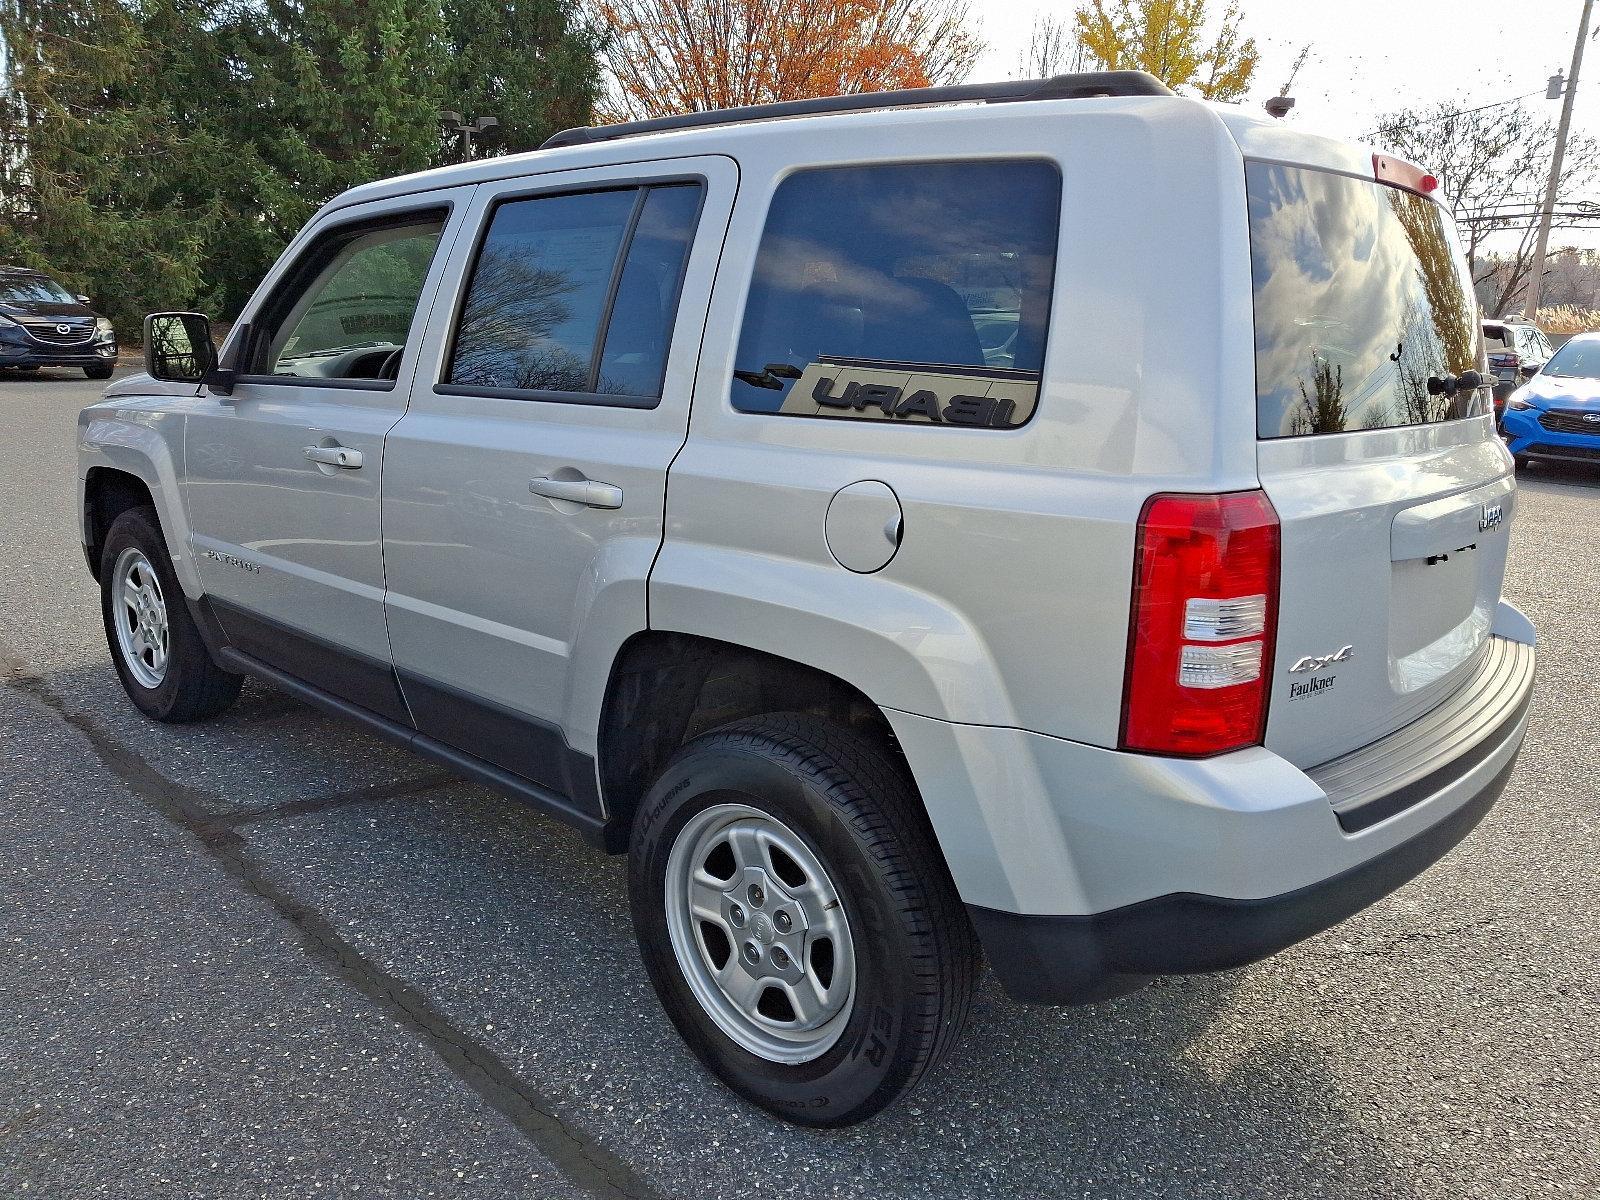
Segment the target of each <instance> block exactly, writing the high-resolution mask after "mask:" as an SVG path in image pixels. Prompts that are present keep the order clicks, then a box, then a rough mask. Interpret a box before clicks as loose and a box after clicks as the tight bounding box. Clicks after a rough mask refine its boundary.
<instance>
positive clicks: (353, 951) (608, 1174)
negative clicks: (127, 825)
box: [0, 650, 666, 1200]
mask: <svg viewBox="0 0 1600 1200" xmlns="http://www.w3.org/2000/svg"><path fill="white" fill-rule="evenodd" d="M0 675H3V676H4V679H5V682H6V683H8V684H10V685H11V686H12V687H14V688H15V689H16V690H18V691H20V692H22V693H24V694H26V695H28V696H31V697H32V698H33V699H35V700H37V701H38V702H39V703H41V704H43V705H44V706H45V707H47V708H49V709H50V710H51V711H52V712H54V713H55V714H56V715H57V716H58V717H60V719H61V720H62V721H63V722H64V723H66V724H67V725H69V726H71V727H72V728H73V729H75V730H77V731H78V732H79V733H80V734H81V735H82V736H83V737H84V739H85V740H86V741H87V742H88V744H89V747H90V749H91V750H92V751H93V753H94V755H95V757H96V758H98V759H99V760H100V762H101V764H102V765H103V766H104V767H105V768H106V770H108V771H109V772H110V773H111V774H112V775H114V776H116V777H117V778H118V779H119V780H121V781H122V783H123V784H124V786H126V787H127V788H128V790H129V791H130V792H132V793H133V794H134V795H135V796H137V797H138V798H139V800H140V801H142V802H143V803H144V804H145V805H146V806H148V807H149V808H150V809H151V810H153V811H154V812H155V813H157V814H158V815H159V816H161V817H163V818H165V819H166V820H167V821H169V822H170V823H172V824H173V825H176V826H178V827H179V828H180V829H182V830H184V831H185V832H187V833H189V834H191V835H192V836H194V837H195V838H196V839H197V841H198V842H199V844H200V846H201V847H202V849H203V850H204V851H205V853H206V854H207V855H208V856H209V857H210V858H211V859H212V860H213V861H214V862H215V863H217V864H218V865H219V866H220V867H221V868H222V870H223V871H224V873H226V874H227V875H228V876H229V877H230V878H232V879H233V880H234V882H235V883H236V884H237V885H238V886H239V887H241V888H242V889H243V890H244V891H246V892H248V893H249V894H251V895H253V896H256V897H258V898H260V899H261V900H264V901H266V903H267V904H269V905H270V906H271V907H272V908H273V910H274V911H276V912H277V913H278V915H279V916H281V917H283V918H284V919H285V920H287V921H288V922H289V923H290V924H292V925H293V926H294V928H295V929H296V931H297V932H298V933H299V935H300V942H301V945H302V946H303V947H304V948H305V950H306V952H307V954H308V955H309V957H311V958H312V959H313V960H314V961H316V962H317V963H319V964H320V965H321V966H322V967H323V968H325V969H326V970H328V971H329V972H330V973H331V974H332V975H334V976H335V977H336V978H338V979H340V980H342V981H343V982H345V983H346V984H348V985H349V986H351V987H353V988H354V989H355V990H356V991H357V992H359V993H360V994H361V995H363V996H365V997H366V998H367V999H368V1000H369V1001H371V1002H372V1003H373V1004H374V1005H376V1006H377V1007H378V1008H379V1009H381V1010H382V1011H383V1012H384V1013H386V1014H387V1015H388V1016H389V1017H390V1018H391V1019H392V1020H394V1021H395V1022H396V1023H397V1024H398V1025H400V1026H401V1027H402V1028H404V1029H406V1030H408V1031H409V1032H411V1033H412V1034H413V1035H414V1036H415V1037H417V1038H418V1039H419V1040H420V1041H421V1042H422V1043H423V1044H424V1045H426V1046H427V1047H428V1048H429V1049H430V1050H432V1051H433V1053H434V1054H435V1055H437V1056H438V1058H439V1059H440V1060H441V1061H442V1062H443V1063H444V1064H445V1065H446V1066H447V1067H448V1068H449V1069H450V1071H451V1073H452V1074H454V1075H455V1076H456V1078H457V1079H459V1080H461V1081H462V1082H463V1083H464V1084H466V1085H467V1086H468V1087H470V1088H471V1089H472V1090H473V1091H474V1092H475V1093H477V1095H478V1096H479V1097H480V1098H481V1099H482V1100H483V1101H484V1102H485V1103H487V1104H488V1105H489V1106H490V1107H491V1108H493V1109H494V1110H495V1111H496V1112H498V1113H500V1115H501V1116H503V1117H505V1118H506V1120H508V1121H510V1122H511V1124H512V1125H513V1126H514V1127H515V1128H516V1129H517V1130H518V1131H519V1132H520V1133H521V1134H522V1135H523V1136H524V1137H525V1138H526V1139H527V1140H528V1141H529V1142H531V1143H532V1144H533V1146H534V1147H535V1149H536V1150H538V1152H539V1153H540V1154H541V1155H543V1156H544V1158H546V1159H547V1160H548V1161H549V1162H550V1163H551V1164H552V1165H553V1166H554V1167H555V1168H556V1170H558V1171H560V1172H561V1173H562V1175H564V1176H565V1177H566V1178H567V1180H568V1181H569V1182H570V1183H572V1184H573V1186H575V1187H577V1188H579V1189H581V1190H583V1191H584V1192H586V1193H587V1194H588V1195H590V1196H593V1197H596V1200H666V1198H665V1196H664V1194H663V1193H661V1192H659V1191H657V1190H656V1189H655V1188H654V1187H652V1186H651V1185H650V1184H649V1183H648V1182H646V1181H645V1180H644V1179H643V1178H641V1177H640V1176H639V1175H638V1174H637V1173H636V1172H635V1171H634V1170H633V1168H632V1167H631V1166H629V1165H628V1164H627V1163H626V1162H625V1161H623V1160H622V1159H621V1158H620V1157H618V1156H617V1155H616V1154H614V1153H613V1152H612V1151H610V1150H608V1149H606V1148H605V1147H604V1146H602V1145H600V1144H599V1143H598V1142H597V1141H595V1140H594V1139H592V1138H591V1137H589V1136H588V1135H587V1134H585V1133H583V1132H582V1131H581V1130H578V1129H576V1128H574V1127H572V1126H571V1125H568V1124H567V1123H566V1122H565V1121H564V1120H563V1119H562V1118H561V1117H560V1116H559V1115H558V1113H557V1106H556V1105H555V1103H554V1102H553V1101H552V1100H551V1099H550V1098H549V1097H547V1096H545V1095H543V1094H542V1093H541V1092H539V1091H538V1090H537V1089H536V1088H534V1087H533V1086H532V1085H531V1084H529V1083H527V1082H526V1081H524V1080H523V1079H521V1078H520V1077H519V1076H518V1075H517V1074H516V1072H514V1071H513V1070H512V1069H511V1068H510V1067H509V1066H507V1065H506V1063H505V1062H504V1061H503V1060H502V1059H501V1058H500V1057H499V1055H497V1054H496V1053H495V1052H494V1051H493V1050H492V1049H490V1048H489V1047H488V1046H486V1045H484V1044H483V1043H482V1042H480V1041H478V1040H477V1039H476V1038H473V1037H470V1036H468V1035H467V1034H465V1033H463V1032H462V1031H461V1030H460V1029H458V1028H456V1027H455V1026H454V1025H452V1024H451V1022H450V1020H449V1018H447V1017H446V1016H445V1015H444V1014H443V1013H441V1012H440V1011H439V1010H438V1009H437V1008H435V1007H434V1006H433V1004H432V1003H431V1002H430V1001H429V1000H428V999H427V998H426V997H425V996H424V995H423V994H422V993H421V992H420V991H418V990H417V989H416V988H414V987H412V986H411V985H410V984H408V983H405V982H404V981H403V980H401V979H399V978H397V977H395V976H393V975H391V974H389V972H387V971H386V970H384V968H383V967H381V966H380V965H378V964H377V963H376V962H374V961H373V960H372V959H370V958H368V957H367V956H366V955H365V954H363V953H362V952H361V951H360V950H359V949H358V948H357V947H356V946H355V945H353V944H352V943H351V942H349V941H347V940H346V939H345V938H344V937H343V936H341V935H340V933H339V932H338V930H337V929H335V928H334V926H333V924H332V922H330V921H329V920H328V918H326V917H324V916H323V915H322V914H321V913H319V912H317V911H316V910H315V909H314V908H312V907H311V906H310V905H308V904H306V903H305V902H303V901H301V900H300V899H298V898H297V897H295V896H294V895H292V894H291V893H290V892H289V891H288V890H287V889H285V888H284V887H282V886H280V885H279V884H277V883H275V882H274V881H273V880H272V879H271V878H270V877H269V876H268V875H267V873H266V871H265V870H264V869H263V868H262V867H261V866H260V865H258V864H257V863H256V862H255V861H254V860H253V859H252V858H251V857H250V855H249V854H248V853H246V849H245V846H246V843H245V839H244V838H243V837H242V836H241V835H240V834H238V833H237V832H235V831H234V830H233V829H232V828H231V827H230V823H229V819H228V818H218V817H217V816H216V815H214V814H213V813H212V812H210V811H209V810H208V809H207V807H206V804H205V801H207V800H209V799H211V798H210V797H208V796H207V794H206V793H204V792H201V791H198V790H197V789H193V788H188V787H185V786H184V785H183V784H180V783H177V782H175V781H173V780H171V779H169V778H167V777H166V776H165V775H163V774H161V773H160V772H159V771H157V770H156V769H155V768H154V767H152V766H151V765H150V764H149V763H147V762H145V761H144V759H143V758H141V757H140V756H139V755H138V754H136V753H135V752H133V751H132V750H129V749H128V748H127V747H125V746H123V745H121V744H119V743H118V742H117V741H115V740H114V739H113V738H111V737H110V736H109V735H108V734H107V733H106V732H105V730H103V729H102V728H100V726H99V725H97V724H96V723H95V722H94V721H93V720H91V719H90V718H89V717H87V716H85V715H83V714H81V713H77V712H74V711H72V710H70V709H68V708H67V706H66V705H65V704H64V703H63V702H62V700H61V698H60V697H58V696H57V695H55V693H53V692H52V691H51V690H50V688H49V687H48V685H47V684H46V683H45V681H44V680H43V679H42V678H41V677H40V676H39V675H37V674H36V673H35V672H33V671H32V670H31V669H30V668H29V667H28V666H27V665H26V664H25V663H22V662H20V661H19V660H17V659H15V658H13V657H12V656H10V655H8V654H5V653H4V651H3V650H0ZM439 782H440V780H438V779H432V778H429V779H423V780H413V781H410V782H409V783H408V784H407V785H394V784H390V785H384V786H383V787H378V788H368V789H358V790H357V791H356V792H349V793H339V794H336V795H333V796H326V797H321V798H318V799H315V800H307V801H301V802H298V803H300V804H302V805H305V806H308V807H307V808H305V809H304V811H314V810H315V809H316V808H319V807H320V808H326V807H329V806H330V805H332V804H335V803H356V802H361V801H371V800H374V799H378V798H380V797H378V796H377V795H375V794H374V793H377V792H380V791H384V790H386V789H387V790H393V789H394V788H396V787H402V786H403V787H404V790H403V791H402V792H401V793H400V794H406V792H409V791H413V790H415V791H423V790H427V789H428V788H431V787H437V786H438V785H439ZM291 807H293V805H276V806H269V807H267V808H263V809H256V810H247V811H246V812H244V813H239V814H233V819H234V820H236V822H237V823H245V822H247V821H250V820H266V819H270V818H271V817H272V816H276V815H281V814H282V810H283V809H285V808H291ZM240 818H242V820H240Z"/></svg>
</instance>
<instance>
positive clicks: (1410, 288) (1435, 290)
mask: <svg viewBox="0 0 1600 1200" xmlns="http://www.w3.org/2000/svg"><path fill="white" fill-rule="evenodd" d="M1245 188H1246V192H1247V195H1248V200H1249V211H1250V267H1251V274H1252V277H1253V280H1254V290H1255V319H1256V330H1255V332H1256V404H1257V407H1256V416H1257V433H1258V435H1259V436H1260V437H1263V438H1277V437H1304V436H1307V435H1312V434H1326V433H1345V432H1350V431H1355V430H1363V429H1389V428H1393V427H1396V426H1402V425H1423V424H1431V423H1434V422H1439V421H1450V420H1457V419H1460V418H1464V417H1472V416H1477V415H1479V414H1481V413H1483V412H1486V411H1488V403H1489V401H1488V398H1487V397H1486V396H1485V395H1484V394H1483V392H1482V391H1476V392H1469V391H1465V390H1454V391H1453V390H1451V388H1450V383H1451V381H1452V380H1453V378H1454V377H1455V376H1458V375H1460V374H1461V373H1462V372H1463V371H1467V370H1475V369H1476V368H1477V366H1478V346H1479V338H1480V336H1481V334H1480V325H1479V322H1478V316H1477V302H1476V300H1475V299H1474V297H1473V291H1472V279H1471V276H1470V275H1469V274H1468V271H1467V266H1466V259H1465V256H1464V255H1463V254H1462V253H1461V249H1460V246H1459V244H1458V243H1457V241H1456V236H1455V230H1454V228H1453V226H1452V224H1451V222H1450V218H1449V217H1448V216H1447V215H1446V213H1445V212H1444V210H1443V209H1441V208H1440V207H1439V205H1438V204H1436V203H1434V202H1433V201H1432V200H1429V199H1427V198H1426V197H1424V196H1420V195H1417V194H1416V193H1414V192H1408V191H1403V190H1402V189H1400V188H1395V187H1388V186H1386V185H1384V184H1380V183H1376V182H1374V181H1373V180H1370V179H1359V178H1356V177H1355V176H1351V175H1341V174H1337V173H1335V172H1333V171H1323V170H1316V169H1312V168H1309V167H1290V166H1284V165H1281V164H1278V163H1262V162H1252V163H1247V164H1246V166H1245ZM1508 332H1509V331H1508Z"/></svg>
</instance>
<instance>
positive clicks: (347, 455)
mask: <svg viewBox="0 0 1600 1200" xmlns="http://www.w3.org/2000/svg"><path fill="white" fill-rule="evenodd" d="M306 457H307V458H309V459H310V460H311V461H312V462H314V463H321V464H322V465H323V466H325V467H343V468H344V469H345V470H346V471H359V470H360V469H361V462H362V459H361V451H359V450H352V449H350V447H349V446H307V447H306Z"/></svg>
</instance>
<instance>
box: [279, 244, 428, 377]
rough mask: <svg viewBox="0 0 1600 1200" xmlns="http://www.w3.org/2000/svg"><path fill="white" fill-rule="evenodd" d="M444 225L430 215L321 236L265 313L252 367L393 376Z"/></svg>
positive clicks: (303, 373)
mask: <svg viewBox="0 0 1600 1200" xmlns="http://www.w3.org/2000/svg"><path fill="white" fill-rule="evenodd" d="M443 228H444V218H443V215H442V214H438V215H434V214H430V215H428V216H426V217H422V218H420V219H404V220H398V221H385V222H384V223H383V224H382V225H381V226H378V227H367V228H364V229H363V228H356V229H352V230H349V231H335V232H334V233H332V234H330V235H328V236H327V237H325V238H323V239H321V240H320V241H319V242H318V243H317V244H315V245H314V246H313V247H312V249H311V250H310V252H309V253H308V254H307V256H306V258H305V259H304V260H302V262H301V264H300V265H299V268H298V269H297V270H296V272H295V273H294V275H293V276H291V279H290V282H289V284H288V286H287V287H286V288H285V289H284V291H283V292H282V293H281V294H280V295H278V296H277V297H275V298H274V300H273V301H272V302H271V303H270V304H269V305H268V306H267V309H266V310H265V311H264V313H263V317H262V325H263V327H264V328H263V338H262V341H261V342H260V343H258V344H259V345H260V347H261V348H260V350H259V351H258V357H257V359H256V362H255V363H254V365H253V366H252V370H251V373H253V374H264V375H273V376H278V377H282V378H291V379H304V380H338V379H348V380H374V381H385V380H390V381H392V380H393V379H394V378H395V375H396V373H397V372H398V369H399V363H400V352H401V350H402V349H403V348H404V347H405V343H406V338H407V337H408V336H409V334H410V332H411V319H412V317H414V316H415V315H416V311H417V302H418V300H419V299H420V298H421V296H422V285H423V283H424V281H425V280H426V279H427V277H428V268H429V266H430V265H431V264H432V262H433V255H434V251H435V250H437V249H438V246H439V234H440V232H441V230H442V229H443Z"/></svg>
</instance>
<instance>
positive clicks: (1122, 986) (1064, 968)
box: [967, 756, 1516, 1004]
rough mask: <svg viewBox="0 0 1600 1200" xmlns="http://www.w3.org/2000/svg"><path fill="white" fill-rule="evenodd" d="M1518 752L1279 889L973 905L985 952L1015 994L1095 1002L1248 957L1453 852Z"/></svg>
mask: <svg viewBox="0 0 1600 1200" xmlns="http://www.w3.org/2000/svg"><path fill="white" fill-rule="evenodd" d="M1515 765H1516V757H1515V756H1513V757H1512V759H1511V761H1510V762H1508V763H1506V765H1505V766H1504V767H1503V768H1502V769H1501V770H1500V771H1499V773H1498V774H1496V775H1495V777H1494V778H1493V779H1491V780H1490V781H1489V782H1488V783H1487V784H1486V785H1485V786H1484V787H1483V788H1482V790H1480V791H1479V792H1478V793H1477V794H1476V795H1475V796H1473V797H1472V798H1471V799H1469V800H1468V801H1467V802H1466V803H1465V804H1463V805H1462V806H1461V807H1460V808H1458V809H1456V810H1455V811H1454V812H1453V813H1451V814H1450V815H1449V816H1447V817H1445V818H1444V819H1443V820H1441V821H1439V822H1438V823H1437V824H1435V825H1433V826H1430V827H1429V828H1428V829H1425V830H1424V831H1423V832H1421V833H1419V834H1418V835H1417V836H1415V837H1413V838H1411V839H1410V840H1409V841H1405V842H1402V843H1400V844H1399V845H1398V846H1395V847H1393V848H1392V849H1390V850H1387V851H1385V852H1384V853H1382V854H1379V855H1377V856H1376V857H1374V858H1371V859H1369V860H1368V861H1366V862H1364V863H1361V864H1360V865H1358V866H1355V867H1352V868H1350V869H1349V870H1348V871H1344V872H1341V873H1340V874H1338V875H1334V876H1332V877H1331V878H1328V879H1324V880H1321V881H1320V882H1318V883H1313V884H1310V885H1308V886H1306V887H1303V888H1300V889H1298V890H1296V891H1293V892H1285V893H1284V894H1283V895H1280V896H1270V897H1267V898H1265V899H1261V900H1235V899H1230V898H1228V897H1225V896H1202V895H1198V894H1196V893H1193V892H1179V893H1174V894H1173V895H1170V896H1158V897H1156V898H1154V899H1151V900H1145V901H1141V902H1140V903H1138V904H1130V905H1128V906H1127V907H1125V908H1118V909H1113V910H1111V911H1110V912H1104V913H1096V914H1093V915H1091V916H1081V917H1071V916H1069V917H1048V916H1029V915H1026V914H1019V913H1007V912H1000V911H998V910H996V909H992V908H982V907H979V906H977V905H968V906H967V912H968V913H969V914H970V915H971V917H972V923H973V925H974V927H975V928H976V929H977V931H978V936H979V937H980V938H982V939H983V948H984V953H985V954H986V955H987V957H988V959H989V962H990V964H991V965H992V966H993V967H994V970H995V974H996V975H998V976H999V977H1000V982H1001V984H1002V985H1003V986H1004V987H1005V989H1006V991H1007V992H1008V993H1009V994H1010V995H1011V997H1012V998H1013V999H1016V1000H1021V1001H1025V1002H1031V1003H1035V1004H1087V1003H1092V1002H1094V1001H1097V1000H1106V999H1109V998H1111V997H1113V996H1119V995H1124V994H1126V993H1127V992H1131V991H1133V990H1135V989H1136V988H1138V987H1139V986H1141V985H1142V984H1143V983H1145V982H1146V981H1147V980H1148V978H1149V977H1150V976H1153V975H1190V974H1197V973H1199V972H1204V971H1227V970H1231V969H1233V968H1235V967H1242V966H1245V965H1246V964H1247V963H1252V962H1256V961H1258V960H1259V959H1263V958H1266V957H1267V956H1269V955H1272V954H1276V953H1277V952H1278V951H1279V950H1282V949H1284V948H1285V947H1286V946H1292V945H1293V944H1294V943H1295V942H1298V941H1301V940H1303V939H1305V938H1308V937H1310V936H1312V935H1313V934H1316V933H1320V932H1322V931H1323V930H1324V929H1327V928H1329V927H1330V926H1332V925H1336V924H1338V923H1339V922H1340V921H1342V920H1344V919H1345V918H1346V917H1349V916H1351V915H1352V914H1354V913H1357V912H1360V911H1361V910H1362V909H1363V908H1366V907H1367V906H1368V905H1369V904H1372V903H1373V902H1374V901H1377V900H1379V899H1382V898H1383V897H1384V896H1386V895H1388V894H1389V893H1390V892H1392V891H1394V890H1395V889H1396V888H1398V887H1399V886H1400V885H1401V884H1403V883H1405V882H1406V881H1407V880H1409V879H1411V878H1413V877H1414V876H1416V875H1418V874H1420V873H1421V872H1422V871H1423V870H1425V869H1426V868H1427V867H1429V866H1431V865H1432V864H1433V863H1435V862H1437V861H1438V860H1439V859H1440V858H1442V857H1444V855H1445V854H1446V853H1448V852H1449V851H1450V850H1451V849H1453V848H1454V847H1455V846H1456V844H1457V843H1459V842H1460V841H1461V840H1462V839H1463V838H1464V837H1466V836H1467V834H1469V833H1471V832H1472V830H1473V828H1474V827H1475V826H1476V825H1477V824H1478V822H1479V821H1481V820H1483V818H1484V815H1485V814H1486V813H1487V812H1488V811H1489V809H1490V808H1491V807H1492V806H1493V805H1494V802H1495V801H1496V800H1497V799H1498V798H1499V796H1500V793H1501V792H1502V791H1504V790H1505V786H1506V780H1507V779H1509V778H1510V776H1511V771H1512V769H1513V767H1515Z"/></svg>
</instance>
